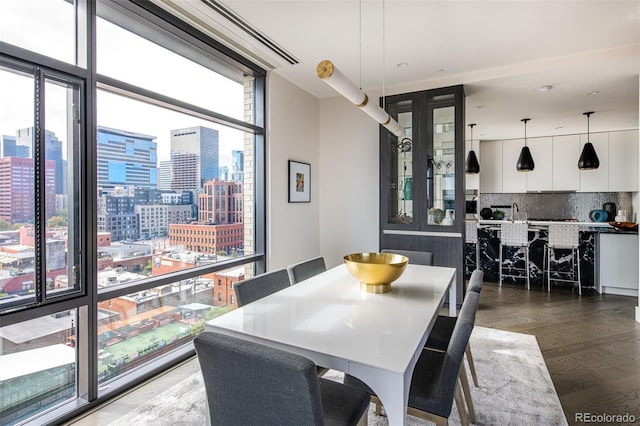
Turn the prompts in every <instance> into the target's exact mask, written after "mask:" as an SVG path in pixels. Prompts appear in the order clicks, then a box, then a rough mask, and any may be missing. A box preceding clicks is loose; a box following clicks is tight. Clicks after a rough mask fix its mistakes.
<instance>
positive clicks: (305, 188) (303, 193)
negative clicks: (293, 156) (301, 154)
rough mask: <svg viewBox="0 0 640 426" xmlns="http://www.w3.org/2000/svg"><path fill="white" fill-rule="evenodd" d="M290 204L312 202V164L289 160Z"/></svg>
mask: <svg viewBox="0 0 640 426" xmlns="http://www.w3.org/2000/svg"><path fill="white" fill-rule="evenodd" d="M288 184H289V202H290V203H309V202H311V164H308V163H302V162H300V161H294V160H289V182H288Z"/></svg>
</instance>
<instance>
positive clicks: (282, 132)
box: [266, 73, 321, 271]
mask: <svg viewBox="0 0 640 426" xmlns="http://www.w3.org/2000/svg"><path fill="white" fill-rule="evenodd" d="M267 87H268V92H267V121H268V124H267V129H268V133H267V152H266V154H267V165H266V167H267V194H266V197H267V270H269V271H272V270H275V269H280V268H284V267H287V266H288V265H290V264H292V263H295V262H298V261H300V260H305V259H309V258H311V257H315V256H318V255H319V253H320V243H319V234H320V232H319V212H318V209H319V206H320V201H321V193H320V191H319V188H320V161H319V155H318V149H319V148H318V147H319V142H318V128H319V126H318V117H319V102H318V99H317V98H315V97H313V96H311V95H310V94H309V93H307V92H305V91H303V90H302V89H300V88H298V87H297V86H295V85H293V84H291V83H289V82H288V81H286V80H284V79H283V78H282V77H280V76H279V75H277V74H274V73H269V75H268V81H267ZM288 160H296V161H301V162H304V163H309V164H311V192H310V194H311V202H310V203H289V202H288V194H287V179H288V176H287V175H288Z"/></svg>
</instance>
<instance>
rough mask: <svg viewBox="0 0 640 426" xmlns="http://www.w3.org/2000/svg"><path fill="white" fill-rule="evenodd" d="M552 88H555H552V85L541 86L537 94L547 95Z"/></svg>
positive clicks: (537, 89)
mask: <svg viewBox="0 0 640 426" xmlns="http://www.w3.org/2000/svg"><path fill="white" fill-rule="evenodd" d="M552 88H553V86H550V85H545V86H540V87H538V88H536V92H537V93H547V92H548V91H549V90H551V89H552Z"/></svg>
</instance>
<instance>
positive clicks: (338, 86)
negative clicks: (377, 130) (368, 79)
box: [316, 60, 404, 137]
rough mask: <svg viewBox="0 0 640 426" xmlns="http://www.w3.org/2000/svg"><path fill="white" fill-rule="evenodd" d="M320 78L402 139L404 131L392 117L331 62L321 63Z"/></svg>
mask: <svg viewBox="0 0 640 426" xmlns="http://www.w3.org/2000/svg"><path fill="white" fill-rule="evenodd" d="M316 73H317V74H318V77H319V78H320V79H321V80H323V81H324V82H325V83H327V84H328V85H329V86H331V87H332V88H333V89H334V90H335V91H336V92H338V93H340V94H341V95H342V96H344V97H345V98H347V99H348V100H349V101H350V102H351V103H352V104H354V105H355V106H357V107H359V108H361V109H362V110H363V111H364V112H366V113H367V114H369V116H371V118H373V119H374V120H376V121H377V122H378V123H380V124H382V125H383V126H384V127H386V128H387V129H388V130H389V131H390V132H391V133H393V134H394V135H396V136H398V137H400V136H402V134H403V133H404V129H403V128H402V127H401V126H400V124H398V122H397V121H395V120H394V119H393V118H391V116H390V115H389V114H388V113H387V112H386V111H385V110H383V109H382V108H380V107H379V106H378V105H376V104H374V103H372V102H370V100H369V97H368V96H367V94H366V93H364V92H363V91H362V90H360V89H359V88H358V86H356V85H355V84H353V83H352V82H351V81H349V79H348V78H347V77H346V76H345V75H344V74H343V73H342V72H340V70H339V69H338V68H336V67H335V65H333V62H331V61H329V60H324V61H321V62H320V63H319V64H318V66H317V67H316Z"/></svg>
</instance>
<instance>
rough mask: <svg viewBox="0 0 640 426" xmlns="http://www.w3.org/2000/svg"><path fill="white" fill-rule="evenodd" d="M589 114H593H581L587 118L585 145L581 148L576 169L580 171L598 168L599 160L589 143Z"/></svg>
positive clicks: (591, 112) (590, 112)
mask: <svg viewBox="0 0 640 426" xmlns="http://www.w3.org/2000/svg"><path fill="white" fill-rule="evenodd" d="M591 114H593V111H589V112H584V113H582V115H586V116H587V143H585V144H584V148H582V153H581V154H580V158H579V159H578V168H579V169H580V170H595V169H597V168H598V167H600V159H598V154H596V149H595V148H594V147H593V144H592V143H591V142H590V141H589V117H590V116H591Z"/></svg>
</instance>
